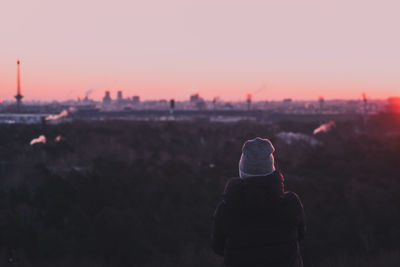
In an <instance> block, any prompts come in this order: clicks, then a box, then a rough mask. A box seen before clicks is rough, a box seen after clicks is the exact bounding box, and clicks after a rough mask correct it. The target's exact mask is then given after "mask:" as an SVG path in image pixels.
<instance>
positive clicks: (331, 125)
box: [313, 121, 336, 135]
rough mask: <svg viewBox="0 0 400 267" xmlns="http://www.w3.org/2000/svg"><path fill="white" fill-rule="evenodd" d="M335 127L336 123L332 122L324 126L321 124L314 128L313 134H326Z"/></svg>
mask: <svg viewBox="0 0 400 267" xmlns="http://www.w3.org/2000/svg"><path fill="white" fill-rule="evenodd" d="M334 127H336V123H335V122H334V121H330V122H327V123H324V124H321V125H320V126H319V127H318V128H316V129H315V130H314V132H313V134H314V135H316V134H318V133H321V132H322V133H326V132H329V131H330V130H332V128H334Z"/></svg>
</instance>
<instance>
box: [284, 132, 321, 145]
mask: <svg viewBox="0 0 400 267" xmlns="http://www.w3.org/2000/svg"><path fill="white" fill-rule="evenodd" d="M276 137H278V138H279V139H281V140H282V141H284V142H285V143H286V144H288V145H291V144H293V143H296V142H303V143H307V144H308V145H310V146H318V145H321V142H320V141H318V140H317V139H315V138H314V137H312V136H310V135H306V134H302V133H293V132H280V133H278V134H276Z"/></svg>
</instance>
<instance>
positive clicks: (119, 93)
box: [117, 91, 124, 102]
mask: <svg viewBox="0 0 400 267" xmlns="http://www.w3.org/2000/svg"><path fill="white" fill-rule="evenodd" d="M123 100H124V97H123V96H122V91H118V92H117V101H118V102H122V101H123Z"/></svg>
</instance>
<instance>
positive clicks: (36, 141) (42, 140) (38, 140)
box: [29, 135, 46, 146]
mask: <svg viewBox="0 0 400 267" xmlns="http://www.w3.org/2000/svg"><path fill="white" fill-rule="evenodd" d="M29 144H30V145H31V146H33V145H34V144H46V136H44V135H40V136H39V137H38V138H34V139H32V140H31V142H30V143H29Z"/></svg>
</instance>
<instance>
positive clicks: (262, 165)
mask: <svg viewBox="0 0 400 267" xmlns="http://www.w3.org/2000/svg"><path fill="white" fill-rule="evenodd" d="M274 151H275V148H274V147H273V145H272V143H271V142H270V141H269V140H268V139H262V138H260V137H257V138H255V139H252V140H248V141H246V142H245V143H244V145H243V147H242V155H241V157H240V161H239V178H232V179H230V180H229V181H228V182H227V184H226V186H225V190H224V194H223V200H222V201H221V202H220V203H219V204H218V205H217V208H216V210H215V213H214V218H213V230H212V248H213V250H214V252H215V253H216V254H218V255H221V256H223V257H224V264H225V265H227V266H232V267H236V266H246V267H253V266H254V267H302V266H303V262H302V258H301V254H300V250H299V241H300V240H302V239H303V238H304V234H305V230H306V226H305V215H304V209H303V205H302V203H301V201H300V198H299V197H298V196H297V194H295V193H293V192H288V191H286V192H285V191H284V184H283V181H284V180H283V176H282V174H281V173H280V172H278V171H277V170H276V169H275V164H274V155H273V153H274Z"/></svg>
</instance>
